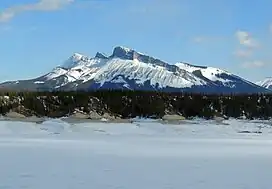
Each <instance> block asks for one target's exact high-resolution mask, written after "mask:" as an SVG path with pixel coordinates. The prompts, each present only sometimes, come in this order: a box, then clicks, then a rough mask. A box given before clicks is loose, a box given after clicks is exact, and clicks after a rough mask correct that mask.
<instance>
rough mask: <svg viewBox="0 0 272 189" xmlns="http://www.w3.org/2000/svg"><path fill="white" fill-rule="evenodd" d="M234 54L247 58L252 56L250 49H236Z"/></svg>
mask: <svg viewBox="0 0 272 189" xmlns="http://www.w3.org/2000/svg"><path fill="white" fill-rule="evenodd" d="M234 55H235V56H237V57H239V58H249V57H251V56H252V51H251V50H244V49H238V50H237V51H235V52H234Z"/></svg>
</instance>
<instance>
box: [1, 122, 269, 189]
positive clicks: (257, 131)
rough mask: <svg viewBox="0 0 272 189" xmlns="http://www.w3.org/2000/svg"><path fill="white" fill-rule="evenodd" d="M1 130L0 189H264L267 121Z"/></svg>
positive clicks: (7, 126) (15, 125) (4, 125)
mask: <svg viewBox="0 0 272 189" xmlns="http://www.w3.org/2000/svg"><path fill="white" fill-rule="evenodd" d="M134 121H135V122H134V123H77V124H69V123H65V122H62V121H61V120H48V121H46V122H44V123H42V124H35V123H26V122H24V123H23V122H8V121H1V122H0V153H1V155H0V168H1V169H0V189H4V188H9V189H18V188H30V189H48V188H58V189H67V188H84V189H85V188H86V189H90V188H97V189H98V188H99V189H117V188H118V189H127V188H128V189H139V188H141V189H181V188H186V189H211V188H216V189H271V179H272V176H271V173H272V161H271V158H272V140H271V139H272V126H271V123H272V122H270V121H266V122H264V121H243V120H240V121H237V120H228V121H225V122H224V124H217V123H215V122H213V121H204V120H193V121H186V122H183V123H180V124H179V125H177V124H176V125H174V124H161V123H159V122H156V121H152V120H145V121H142V120H140V119H135V120H134Z"/></svg>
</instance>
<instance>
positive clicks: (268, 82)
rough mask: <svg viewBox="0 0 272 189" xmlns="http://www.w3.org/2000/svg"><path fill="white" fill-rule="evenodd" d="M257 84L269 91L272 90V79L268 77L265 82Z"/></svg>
mask: <svg viewBox="0 0 272 189" xmlns="http://www.w3.org/2000/svg"><path fill="white" fill-rule="evenodd" d="M256 84H257V85H259V86H262V87H265V88H267V89H272V77H267V78H266V79H265V80H263V81H259V82H257V83H256Z"/></svg>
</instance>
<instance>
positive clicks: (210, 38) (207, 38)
mask: <svg viewBox="0 0 272 189" xmlns="http://www.w3.org/2000/svg"><path fill="white" fill-rule="evenodd" d="M220 40H224V37H220V36H197V37H195V38H193V42H195V43H205V42H211V41H220Z"/></svg>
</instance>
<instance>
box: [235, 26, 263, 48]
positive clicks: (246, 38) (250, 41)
mask: <svg viewBox="0 0 272 189" xmlns="http://www.w3.org/2000/svg"><path fill="white" fill-rule="evenodd" d="M235 36H236V38H237V39H238V41H239V43H240V45H242V46H244V47H248V48H256V47H259V44H258V42H257V40H255V39H254V38H253V37H252V36H251V35H250V34H249V33H248V32H246V31H241V30H239V31H237V32H236V33H235Z"/></svg>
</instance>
